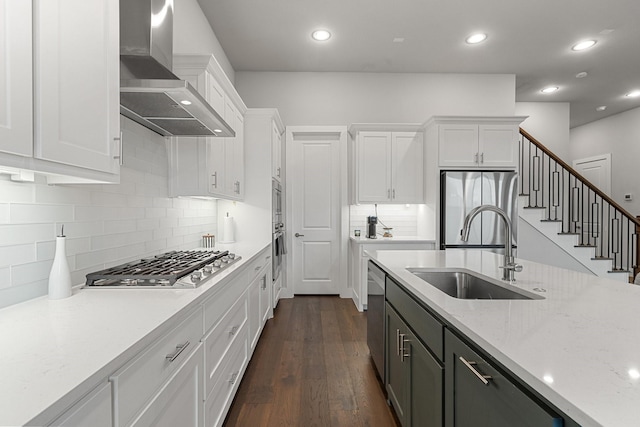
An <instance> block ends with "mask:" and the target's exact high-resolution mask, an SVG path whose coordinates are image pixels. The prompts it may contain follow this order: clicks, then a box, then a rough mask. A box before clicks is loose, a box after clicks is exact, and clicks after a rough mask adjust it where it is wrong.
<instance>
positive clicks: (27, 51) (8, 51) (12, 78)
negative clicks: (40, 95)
mask: <svg viewBox="0 0 640 427" xmlns="http://www.w3.org/2000/svg"><path fill="white" fill-rule="evenodd" d="M31 19H32V7H31V2H30V1H25V0H1V1H0V22H2V23H3V25H2V26H0V140H2V144H0V150H1V151H3V152H6V153H11V154H15V155H19V156H27V157H31V156H32V155H33V119H32V117H33V115H32V111H33V103H32V102H33V101H32V100H33V93H32V57H31V46H32V38H31V33H32V23H31Z"/></svg>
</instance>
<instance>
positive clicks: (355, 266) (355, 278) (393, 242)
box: [349, 237, 435, 311]
mask: <svg viewBox="0 0 640 427" xmlns="http://www.w3.org/2000/svg"><path fill="white" fill-rule="evenodd" d="M430 249H435V240H429V239H421V238H402V237H392V238H381V239H367V238H366V237H352V238H351V239H350V240H349V279H350V287H351V289H352V295H353V296H352V298H353V302H354V304H355V305H356V308H357V309H358V311H364V310H366V309H367V304H368V298H367V265H368V263H369V259H370V257H369V255H367V254H366V253H365V251H377V250H430Z"/></svg>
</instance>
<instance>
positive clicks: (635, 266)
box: [633, 215, 640, 279]
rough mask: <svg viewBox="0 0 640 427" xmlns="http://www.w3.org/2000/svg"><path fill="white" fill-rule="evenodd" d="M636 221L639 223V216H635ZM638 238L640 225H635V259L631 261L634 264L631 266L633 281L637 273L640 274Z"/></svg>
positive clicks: (639, 242) (639, 241)
mask: <svg viewBox="0 0 640 427" xmlns="http://www.w3.org/2000/svg"><path fill="white" fill-rule="evenodd" d="M636 219H637V220H638V221H639V222H640V215H637V216H636ZM639 236H640V223H636V233H635V239H636V244H635V257H634V261H633V262H634V264H633V278H634V279H635V277H636V276H637V275H638V273H640V239H639V238H638V237H639Z"/></svg>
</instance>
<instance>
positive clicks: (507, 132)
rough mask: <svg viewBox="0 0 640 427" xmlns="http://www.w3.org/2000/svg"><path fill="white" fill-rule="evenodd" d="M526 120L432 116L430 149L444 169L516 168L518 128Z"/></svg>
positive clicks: (429, 130) (429, 125)
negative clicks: (436, 152)
mask: <svg viewBox="0 0 640 427" xmlns="http://www.w3.org/2000/svg"><path fill="white" fill-rule="evenodd" d="M522 120H524V117H433V118H432V119H431V120H430V121H429V122H427V128H428V131H427V134H428V135H429V138H430V139H433V140H432V141H431V140H430V143H429V146H430V147H431V146H435V147H436V148H437V151H438V166H439V167H441V168H490V169H495V168H498V169H503V168H504V169H516V168H517V166H518V126H519V124H520V123H521V122H522Z"/></svg>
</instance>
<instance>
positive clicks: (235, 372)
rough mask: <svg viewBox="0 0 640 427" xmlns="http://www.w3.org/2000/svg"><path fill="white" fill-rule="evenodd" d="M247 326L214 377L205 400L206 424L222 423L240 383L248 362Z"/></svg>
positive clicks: (216, 424) (215, 426) (210, 425)
mask: <svg viewBox="0 0 640 427" xmlns="http://www.w3.org/2000/svg"><path fill="white" fill-rule="evenodd" d="M247 341H248V340H247V328H246V326H245V327H243V328H242V329H241V331H240V333H239V334H238V338H237V339H236V340H235V341H234V342H233V344H232V345H231V347H230V348H229V351H228V352H227V354H226V355H225V356H224V357H223V358H222V361H221V362H220V368H219V370H218V371H219V372H218V375H217V376H216V378H214V379H213V388H212V392H211V394H209V396H207V398H206V400H205V410H204V411H205V413H204V425H206V426H209V427H217V426H220V425H222V423H223V422H224V418H225V416H226V413H227V411H228V410H229V407H230V406H231V401H232V400H233V393H234V391H235V390H237V387H238V384H239V383H240V380H241V378H240V374H241V373H242V370H243V368H244V367H245V366H246V364H247V359H248V347H247Z"/></svg>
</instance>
